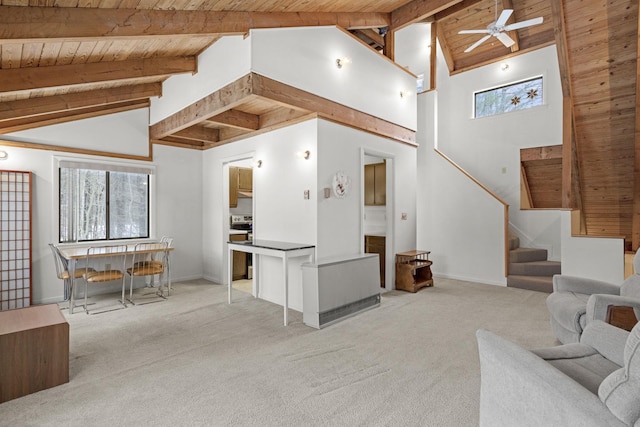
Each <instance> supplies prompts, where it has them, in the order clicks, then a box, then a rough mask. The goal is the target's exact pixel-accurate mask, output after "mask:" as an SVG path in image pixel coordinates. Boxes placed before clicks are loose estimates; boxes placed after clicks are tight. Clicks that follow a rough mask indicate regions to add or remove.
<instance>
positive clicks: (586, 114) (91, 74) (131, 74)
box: [0, 0, 640, 247]
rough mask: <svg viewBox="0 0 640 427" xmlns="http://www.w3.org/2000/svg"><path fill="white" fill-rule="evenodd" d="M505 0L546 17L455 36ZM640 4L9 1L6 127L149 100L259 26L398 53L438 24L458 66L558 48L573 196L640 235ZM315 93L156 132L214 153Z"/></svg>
mask: <svg viewBox="0 0 640 427" xmlns="http://www.w3.org/2000/svg"><path fill="white" fill-rule="evenodd" d="M496 4H497V9H498V10H502V9H504V8H511V9H514V13H513V15H512V17H511V18H510V20H509V21H508V23H512V22H521V21H523V20H527V19H532V18H536V17H539V16H541V17H543V19H544V22H543V23H542V24H540V25H536V26H533V27H529V28H524V29H520V30H517V31H515V32H510V33H509V35H510V36H511V37H512V38H513V39H514V40H515V41H516V43H515V44H514V45H513V46H512V47H511V48H505V47H504V46H503V45H502V43H500V42H499V41H498V40H497V39H496V38H493V37H492V38H491V39H489V40H488V41H487V42H485V43H483V44H482V45H480V46H479V47H478V48H476V49H474V50H473V51H472V52H469V53H464V50H465V49H466V48H467V47H468V46H469V45H471V44H473V43H474V42H475V41H476V40H478V39H479V38H480V37H481V35H478V34H472V35H460V34H458V32H459V31H460V30H463V29H482V28H486V27H487V25H489V24H490V23H491V22H493V21H494V20H495V16H496V14H497V13H498V11H497V10H496ZM637 9H638V1H637V0H615V1H613V0H608V1H607V0H561V1H559V2H558V1H555V0H553V1H552V0H498V1H496V0H373V1H371V0H316V1H313V2H311V1H308V0H289V1H287V0H256V1H237V0H218V1H207V0H0V134H6V133H11V132H15V131H17V130H22V129H29V128H33V127H38V126H44V125H48V124H52V123H61V122H64V121H71V120H77V119H80V118H85V117H91V116H96V115H101V114H110V113H113V112H117V111H126V110H129V109H135V108H142V107H146V106H148V105H149V102H150V101H149V99H150V98H151V97H154V96H160V95H161V94H162V82H163V81H165V80H166V79H167V78H168V77H170V76H172V75H176V74H182V73H196V72H197V56H198V54H199V53H201V52H202V51H203V50H204V49H206V48H207V47H209V46H210V45H211V44H213V43H215V42H216V41H217V40H219V39H220V38H221V37H224V36H226V35H231V34H247V33H248V31H249V30H250V29H252V28H274V27H292V26H318V25H337V26H340V27H343V28H345V29H347V30H349V31H350V32H352V33H353V34H354V35H355V36H356V37H358V38H359V39H360V40H362V41H363V42H364V43H366V44H368V45H370V46H371V47H372V48H374V49H377V50H380V51H383V52H384V53H385V54H386V55H387V56H388V57H390V58H391V59H393V56H394V52H393V43H392V41H393V37H394V34H395V31H397V30H399V29H401V28H403V27H404V26H406V25H409V24H411V23H413V22H431V23H434V24H435V28H436V34H437V37H438V42H439V43H440V45H441V47H442V50H443V53H444V56H445V59H446V62H447V66H448V68H449V71H450V73H451V74H455V73H460V72H464V71H466V70H470V69H473V68H475V67H478V66H481V65H484V64H488V63H491V62H496V61H500V60H503V59H504V58H507V57H510V56H513V55H518V54H521V53H525V52H529V51H531V50H533V49H538V48H541V47H544V46H548V45H550V44H553V43H556V45H558V46H560V47H562V49H561V53H560V54H559V58H560V63H561V70H560V71H561V79H562V81H563V91H564V93H565V96H566V97H567V98H566V99H568V100H569V101H567V103H568V104H569V105H572V106H573V109H572V111H573V113H572V119H571V120H569V122H568V123H569V125H565V126H568V127H571V122H573V123H575V127H571V129H573V130H574V132H575V133H574V134H573V135H574V140H575V149H574V150H573V152H575V153H576V154H577V155H578V156H579V157H578V161H577V162H575V163H576V164H577V165H578V167H577V168H576V169H579V173H578V172H576V171H573V172H572V174H573V173H574V172H575V176H576V177H579V180H578V181H577V184H576V185H577V189H576V190H575V191H574V190H566V189H565V190H563V194H567V192H571V193H572V196H571V197H568V198H567V197H563V200H565V199H566V200H571V203H570V205H571V206H570V207H576V206H578V207H582V209H583V211H584V217H585V218H586V228H587V232H591V233H598V234H604V235H622V236H626V237H629V236H630V235H631V232H632V231H631V230H632V228H634V227H635V228H637V235H638V242H639V243H640V219H638V225H637V227H636V226H635V225H634V226H632V225H631V224H632V218H633V217H639V218H640V215H639V214H638V213H640V207H638V208H636V210H635V211H634V208H633V203H634V201H635V203H637V204H638V205H640V198H638V197H634V189H633V185H632V183H633V180H634V179H633V176H634V175H633V164H634V159H635V155H634V153H635V151H634V150H635V138H634V137H633V135H634V132H635V129H636V127H635V120H636V119H635V111H636V109H635V102H636V98H635V91H636V85H635V83H636V76H637V72H636V62H637V61H636V59H637V35H638V19H637ZM564 52H566V53H564ZM253 89H254V90H255V87H254V88H253ZM262 89H264V88H262ZM306 102H308V104H304V105H300V104H295V103H290V102H287V100H284V101H283V100H282V99H280V100H274V99H272V98H270V97H269V96H256V93H255V92H254V93H252V94H251V96H247V97H246V99H244V100H243V101H242V102H241V103H236V104H234V105H233V108H231V106H229V108H220V109H217V110H211V111H210V112H209V113H211V114H208V115H207V117H206V118H203V119H202V120H201V121H199V122H193V123H191V122H189V123H188V126H186V125H185V123H186V122H185V123H182V124H181V125H180V126H178V127H176V128H175V129H174V131H171V129H169V132H167V131H166V128H163V129H158V128H156V129H154V128H153V127H152V128H151V129H150V134H151V135H152V137H153V136H154V135H155V136H157V138H155V139H154V142H155V143H163V144H171V145H176V146H181V147H187V148H196V149H206V148H209V147H213V146H216V145H220V144H224V143H228V142H232V141H235V140H237V139H239V138H243V137H246V136H248V135H252V134H255V133H256V132H261V131H265V130H266V129H271V128H273V127H275V126H282V125H285V124H287V123H289V122H291V121H296V120H300V118H301V117H304V116H306V115H308V114H319V109H320V108H319V107H318V103H317V99H313V98H308V99H307V100H306ZM322 114H329V115H330V113H326V112H324V113H322ZM392 131H393V130H392ZM403 138H405V136H402V137H401V138H400V140H403ZM551 143H552V144H555V143H557V142H556V141H553V142H551ZM565 144H566V141H565ZM565 152H566V151H565ZM565 165H566V163H565ZM639 169H640V168H639ZM572 176H573V175H572ZM576 179H577V178H576ZM563 182H564V181H563ZM565 207H569V206H565ZM634 212H637V213H635V214H634ZM635 228H634V230H635ZM634 232H635V231H634ZM635 247H637V244H636V245H635Z"/></svg>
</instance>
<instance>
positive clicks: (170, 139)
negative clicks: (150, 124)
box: [151, 136, 205, 150]
mask: <svg viewBox="0 0 640 427" xmlns="http://www.w3.org/2000/svg"><path fill="white" fill-rule="evenodd" d="M151 142H152V143H153V144H159V145H168V146H170V147H180V148H194V149H197V150H202V149H203V147H204V146H205V144H204V142H201V141H194V140H191V139H185V138H178V137H174V136H166V137H164V138H162V139H152V140H151Z"/></svg>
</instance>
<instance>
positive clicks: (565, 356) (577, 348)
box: [532, 344, 620, 395]
mask: <svg viewBox="0 0 640 427" xmlns="http://www.w3.org/2000/svg"><path fill="white" fill-rule="evenodd" d="M532 352H533V353H534V354H536V355H537V356H539V357H541V358H543V359H544V360H546V361H547V363H549V364H550V365H551V366H553V367H554V368H556V369H558V370H559V371H560V372H562V373H563V374H565V375H566V376H568V377H569V378H571V379H573V380H574V381H576V382H577V383H578V384H580V385H581V386H583V387H584V388H586V389H587V390H589V391H590V392H591V393H593V394H595V395H597V394H598V387H599V386H600V383H602V381H603V380H604V379H605V378H607V376H608V375H609V374H611V373H612V372H614V371H615V370H616V369H618V368H620V365H616V364H615V363H613V362H611V361H610V360H608V359H607V358H605V357H603V356H602V355H600V354H598V352H597V351H596V350H595V349H593V348H592V347H590V346H588V345H584V344H566V345H561V346H559V347H550V348H541V349H538V350H532Z"/></svg>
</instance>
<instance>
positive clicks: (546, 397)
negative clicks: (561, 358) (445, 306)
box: [476, 329, 624, 427]
mask: <svg viewBox="0 0 640 427" xmlns="http://www.w3.org/2000/svg"><path fill="white" fill-rule="evenodd" d="M476 337H477V339H478V352H479V355H480V373H481V385H480V425H481V426H487V427H488V426H492V427H494V426H514V425H518V426H525V425H526V426H536V427H539V426H541V425H544V426H567V425H580V426H594V427H595V426H603V425H607V426H622V425H624V424H623V423H621V422H620V420H618V419H617V418H616V417H615V416H614V415H613V414H612V413H611V412H610V411H609V409H607V407H606V406H605V405H604V404H603V403H602V402H601V401H600V399H599V398H598V396H596V395H594V394H593V393H591V392H590V391H588V390H587V389H586V388H584V387H582V386H581V385H580V384H578V383H577V382H576V381H574V380H573V379H571V378H569V377H567V376H566V375H564V374H563V373H561V372H560V371H558V370H557V369H556V368H554V367H553V366H551V365H550V364H549V363H547V362H546V361H544V360H543V359H541V358H540V357H538V356H536V355H534V354H533V353H531V352H530V351H527V350H525V349H523V348H522V347H520V346H518V345H516V344H514V343H512V342H510V341H508V340H505V339H503V338H501V337H499V336H497V335H495V334H493V333H491V332H489V331H486V330H482V329H481V330H479V331H478V332H477V333H476Z"/></svg>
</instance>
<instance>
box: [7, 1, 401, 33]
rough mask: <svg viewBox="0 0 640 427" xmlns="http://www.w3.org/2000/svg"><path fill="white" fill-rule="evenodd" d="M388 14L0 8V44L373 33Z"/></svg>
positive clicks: (388, 17)
mask: <svg viewBox="0 0 640 427" xmlns="http://www.w3.org/2000/svg"><path fill="white" fill-rule="evenodd" d="M389 24H390V14H388V13H377V12H371V13H346V12H308V13H304V12H231V11H229V12H225V11H205V10H198V11H192V10H151V9H110V8H88V7H87V8H85V7H78V8H75V7H36V6H29V7H14V6H0V39H5V40H13V41H14V42H15V41H19V40H33V39H36V40H39V39H63V40H66V39H70V38H86V37H141V36H150V37H152V36H162V35H172V34H193V35H207V34H219V35H230V34H245V33H247V32H248V31H249V30H250V29H252V28H279V27H308V26H324V25H337V26H340V27H343V28H378V27H387V26H389Z"/></svg>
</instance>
